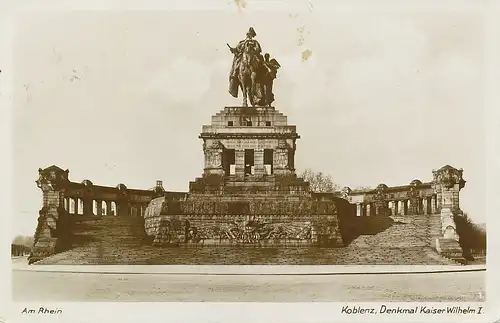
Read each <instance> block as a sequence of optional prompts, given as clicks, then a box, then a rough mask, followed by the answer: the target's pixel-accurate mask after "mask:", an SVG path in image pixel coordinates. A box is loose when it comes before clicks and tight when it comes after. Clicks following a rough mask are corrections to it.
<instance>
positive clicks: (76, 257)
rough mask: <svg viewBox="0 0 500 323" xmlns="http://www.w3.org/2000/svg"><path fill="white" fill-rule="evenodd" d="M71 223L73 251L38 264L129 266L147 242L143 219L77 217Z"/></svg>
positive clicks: (56, 255) (53, 256)
mask: <svg viewBox="0 0 500 323" xmlns="http://www.w3.org/2000/svg"><path fill="white" fill-rule="evenodd" d="M71 220H72V246H71V249H70V250H68V251H64V252H61V253H58V254H55V255H52V256H50V257H47V258H44V259H42V260H40V261H38V262H36V264H40V265H43V264H45V265H55V264H58V265H76V264H78V265H83V264H89V265H90V264H92V265H107V264H117V263H119V264H129V263H133V262H134V261H135V259H133V258H134V257H135V252H133V251H134V250H137V251H138V250H139V248H140V246H141V244H142V242H143V239H144V238H145V232H144V223H143V221H144V220H143V219H142V218H141V217H118V216H75V217H73V218H72V219H71Z"/></svg>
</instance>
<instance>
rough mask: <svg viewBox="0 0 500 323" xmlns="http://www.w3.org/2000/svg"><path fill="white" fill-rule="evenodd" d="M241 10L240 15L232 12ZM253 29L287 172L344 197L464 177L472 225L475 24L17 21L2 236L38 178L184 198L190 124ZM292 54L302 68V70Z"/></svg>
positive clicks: (34, 200)
mask: <svg viewBox="0 0 500 323" xmlns="http://www.w3.org/2000/svg"><path fill="white" fill-rule="evenodd" d="M240 4H241V3H240ZM250 26H252V27H254V29H255V31H256V33H257V37H256V39H257V40H258V41H259V42H260V43H261V46H262V48H263V51H264V52H269V53H270V54H271V57H274V58H276V59H277V60H278V62H279V63H280V65H281V69H280V70H279V72H278V78H277V79H276V80H275V83H274V93H275V97H276V101H275V107H276V108H277V109H278V110H279V111H280V112H282V113H284V114H285V115H287V116H288V121H289V124H294V125H296V126H297V131H298V133H299V134H300V136H301V138H300V139H299V140H298V143H297V152H296V161H295V165H296V167H297V169H298V170H299V171H300V170H303V169H306V168H310V169H313V170H315V171H322V172H324V173H328V174H330V175H331V176H332V177H333V179H334V181H335V182H336V183H337V184H339V185H340V186H349V187H351V188H356V187H359V186H372V187H375V186H377V185H378V184H380V183H385V184H386V185H388V186H393V185H405V184H409V183H410V182H411V181H412V180H413V179H420V180H421V181H431V180H432V170H433V169H438V168H440V167H442V166H444V165H446V164H450V165H451V166H454V167H456V168H463V169H464V173H463V176H464V179H465V180H466V181H467V184H466V186H465V188H464V189H463V190H462V192H461V208H462V209H463V210H464V211H465V212H467V213H468V214H469V215H470V216H471V217H472V218H473V219H474V220H475V221H476V222H485V221H486V215H485V206H484V205H485V201H484V195H485V181H486V178H485V171H484V169H485V167H484V164H485V154H486V147H485V144H484V143H485V133H484V122H485V120H484V116H485V113H484V107H483V79H484V72H485V71H484V64H483V55H484V39H483V30H484V29H483V27H484V26H483V23H482V16H481V14H480V13H478V12H476V11H469V12H464V11H449V10H448V11H444V10H433V11H426V10H420V11H401V10H392V11H383V10H379V11H340V10H339V11H335V10H331V11H320V10H315V9H314V8H313V7H309V8H306V9H305V10H298V11H295V10H282V11H267V12H266V11H260V12H256V11H251V10H249V9H247V8H242V7H241V6H240V7H239V8H236V9H235V10H233V11H217V10H205V11H182V12H174V11H127V12H118V11H94V12H91V11H89V12H72V13H68V12H66V13H43V14H42V13H37V14H34V13H31V14H29V15H27V16H25V19H23V20H22V24H19V25H18V26H17V29H16V34H15V38H14V47H13V50H14V51H13V64H14V71H15V73H14V83H13V90H14V92H13V93H14V97H13V102H14V112H13V123H12V125H13V150H14V151H13V156H14V174H13V176H14V178H15V182H14V187H13V193H14V214H13V217H14V219H15V221H12V223H13V230H12V236H15V235H18V234H25V235H32V234H33V233H34V231H35V228H36V219H37V217H38V210H39V209H40V208H41V203H42V193H41V190H40V189H39V188H37V187H36V184H35V180H36V179H37V178H38V168H45V167H47V166H50V165H52V164H55V165H57V166H59V167H61V168H63V169H69V171H70V173H69V177H70V179H71V180H72V181H75V182H81V181H83V180H84V179H89V180H91V181H92V182H93V183H94V184H96V185H106V186H116V185H118V184H119V183H124V184H125V185H127V187H129V188H144V189H147V188H150V187H152V186H154V184H155V181H156V180H157V179H161V180H163V185H164V187H165V189H167V190H173V191H187V190H188V183H189V181H191V180H194V179H195V178H196V177H199V176H200V175H201V174H202V172H203V152H202V141H201V140H200V139H199V138H198V135H199V133H200V132H201V126H202V125H203V124H209V123H210V117H211V116H212V115H214V114H215V113H217V112H219V111H220V110H222V109H223V108H224V106H235V105H240V104H241V98H238V99H235V98H233V97H231V96H230V95H229V94H228V91H227V90H228V84H227V83H228V82H227V81H228V73H229V69H230V66H231V61H232V55H231V53H230V52H229V50H228V48H227V45H226V43H229V44H230V45H232V46H234V45H236V44H237V42H238V41H239V40H242V39H243V38H244V37H245V34H246V31H247V30H248V28H249V27H250ZM303 53H309V54H310V55H306V56H307V57H308V58H307V59H304V58H303V57H304V55H303Z"/></svg>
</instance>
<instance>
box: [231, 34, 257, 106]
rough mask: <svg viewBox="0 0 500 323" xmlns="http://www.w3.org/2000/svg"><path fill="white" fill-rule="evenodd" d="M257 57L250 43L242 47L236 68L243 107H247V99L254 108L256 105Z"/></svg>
mask: <svg viewBox="0 0 500 323" xmlns="http://www.w3.org/2000/svg"><path fill="white" fill-rule="evenodd" d="M259 63H260V62H259V56H258V53H256V49H255V47H254V46H253V44H252V42H246V43H245V44H244V45H243V52H242V53H241V61H240V64H239V66H238V71H237V75H238V81H239V83H240V88H241V92H242V93H243V106H244V107H246V106H248V102H247V98H248V100H250V104H251V105H252V106H253V107H254V106H255V105H256V104H257V101H258V99H257V93H256V88H257V71H258V69H259V65H260V64H259Z"/></svg>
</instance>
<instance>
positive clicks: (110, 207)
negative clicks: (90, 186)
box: [64, 197, 147, 216]
mask: <svg viewBox="0 0 500 323" xmlns="http://www.w3.org/2000/svg"><path fill="white" fill-rule="evenodd" d="M124 204H125V205H121V207H119V205H118V204H117V202H116V201H113V200H101V199H90V200H84V199H82V198H78V197H65V198H64V209H65V210H66V211H67V212H68V214H70V215H97V216H107V215H111V216H116V215H120V216H121V215H130V216H144V212H145V211H146V207H147V204H144V203H128V202H127V203H124Z"/></svg>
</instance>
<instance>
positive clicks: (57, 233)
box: [28, 166, 70, 264]
mask: <svg viewBox="0 0 500 323" xmlns="http://www.w3.org/2000/svg"><path fill="white" fill-rule="evenodd" d="M38 173H39V178H38V180H37V181H36V183H37V186H38V187H39V188H40V189H41V190H42V193H43V206H42V208H41V210H40V211H39V217H38V225H37V228H36V231H35V241H34V244H33V248H32V252H31V254H30V256H29V258H28V262H29V263H30V264H32V263H34V262H36V261H38V260H41V259H43V258H45V257H48V256H50V255H52V254H54V253H56V252H57V251H62V250H65V249H66V248H67V247H68V243H69V240H68V238H69V234H70V232H69V226H68V211H66V210H65V208H64V191H65V188H66V186H67V183H69V180H68V173H69V171H68V170H66V171H64V170H62V169H61V168H59V167H57V166H50V167H48V168H46V169H39V170H38Z"/></svg>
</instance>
